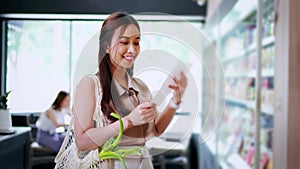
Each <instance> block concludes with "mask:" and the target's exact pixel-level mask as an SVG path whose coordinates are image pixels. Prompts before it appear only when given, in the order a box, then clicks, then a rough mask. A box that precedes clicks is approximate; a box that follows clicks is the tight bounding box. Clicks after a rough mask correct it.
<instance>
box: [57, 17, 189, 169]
mask: <svg viewBox="0 0 300 169" xmlns="http://www.w3.org/2000/svg"><path fill="white" fill-rule="evenodd" d="M140 36H141V34H140V27H139V25H138V23H137V21H136V20H135V19H134V18H133V17H132V16H130V15H128V14H127V13H122V12H116V13H113V14H112V15H110V16H109V17H108V18H107V19H106V20H105V21H104V23H103V25H102V28H101V33H100V44H99V54H98V63H99V67H98V69H99V71H98V73H97V74H96V75H93V76H90V75H88V76H86V77H84V78H83V79H81V81H80V82H79V83H78V85H77V87H76V91H75V95H74V105H73V109H72V110H73V114H74V132H75V142H76V146H77V148H78V150H79V151H80V152H81V153H80V156H81V157H83V156H84V155H85V154H86V153H85V152H88V151H89V150H95V149H98V148H99V147H101V146H102V145H103V144H104V143H105V142H106V141H107V140H108V139H109V138H111V137H116V136H117V134H118V132H119V127H120V123H119V122H118V121H117V119H115V118H114V117H112V116H110V114H111V113H112V112H115V113H117V114H119V115H120V116H121V117H122V120H123V122H124V135H123V137H122V140H121V142H120V144H119V147H118V148H120V149H126V148H128V147H130V148H132V147H143V146H144V145H145V142H146V140H147V139H149V138H150V137H153V136H158V135H160V134H162V133H163V132H164V131H165V129H166V128H167V126H168V125H169V123H170V122H171V120H172V118H173V116H174V113H175V111H176V107H177V105H179V104H180V102H181V98H182V95H183V92H184V91H185V88H186V86H187V78H186V76H185V75H184V74H183V73H181V77H179V78H178V79H177V78H175V77H174V81H175V82H176V85H171V84H170V85H169V87H170V88H171V89H173V91H174V92H173V93H174V95H173V97H172V99H171V100H170V104H169V105H168V106H167V107H166V108H165V110H164V111H163V113H162V114H161V115H160V116H158V115H157V111H156V105H155V104H154V103H151V93H150V91H149V89H148V88H147V86H146V84H144V83H143V82H142V81H141V80H140V79H137V78H134V77H132V74H133V73H132V70H133V64H134V61H135V59H136V58H137V57H138V54H139V52H140V43H139V42H140V38H141V37H140ZM95 79H96V80H95ZM95 81H96V82H98V84H99V85H97V83H95ZM97 88H99V91H100V92H99V93H97V91H98V90H97ZM95 91H96V92H95ZM98 95H99V96H100V97H101V99H102V100H101V103H97V97H98ZM99 107H100V108H99ZM97 108H99V109H100V110H99V111H98V109H97ZM99 121H101V122H102V124H103V125H102V127H97V126H96V122H99ZM62 154H63V152H62ZM142 154H143V155H141V156H138V155H137V156H130V157H127V158H126V159H125V162H126V164H127V167H128V168H131V169H138V168H139V169H151V168H153V166H152V163H151V160H150V158H149V156H147V150H145V149H144V151H143V152H142ZM62 159H63V158H62ZM65 159H67V157H66V158H65ZM105 168H113V169H119V168H123V165H122V164H121V162H120V161H119V160H110V161H109V164H107V165H106V166H105Z"/></svg>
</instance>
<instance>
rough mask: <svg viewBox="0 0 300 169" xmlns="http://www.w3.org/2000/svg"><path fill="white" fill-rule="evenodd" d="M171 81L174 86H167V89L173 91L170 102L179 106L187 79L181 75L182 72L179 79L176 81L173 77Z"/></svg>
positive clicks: (181, 73)
mask: <svg viewBox="0 0 300 169" xmlns="http://www.w3.org/2000/svg"><path fill="white" fill-rule="evenodd" d="M173 80H174V82H175V84H169V88H171V89H173V91H174V92H173V97H172V100H173V101H174V102H175V103H176V104H179V103H180V102H181V99H182V96H183V93H184V91H185V89H186V87H187V77H186V75H185V74H184V73H183V71H180V77H179V79H177V78H176V77H173Z"/></svg>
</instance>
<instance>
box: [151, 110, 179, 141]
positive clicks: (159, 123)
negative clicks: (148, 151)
mask: <svg viewBox="0 0 300 169" xmlns="http://www.w3.org/2000/svg"><path fill="white" fill-rule="evenodd" d="M175 112H176V109H175V108H173V107H171V106H170V105H168V106H167V107H166V108H165V109H164V111H163V113H162V114H161V115H159V116H158V117H157V118H156V119H155V128H156V130H157V135H158V136H159V135H161V134H162V133H163V132H164V131H165V130H166V128H167V127H168V125H169V124H170V123H171V121H172V119H173V117H174V114H175Z"/></svg>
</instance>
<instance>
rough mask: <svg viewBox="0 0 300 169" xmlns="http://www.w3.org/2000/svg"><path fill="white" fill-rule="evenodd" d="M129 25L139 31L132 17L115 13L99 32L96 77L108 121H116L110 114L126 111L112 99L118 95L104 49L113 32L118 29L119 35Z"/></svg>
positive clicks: (119, 102) (130, 70)
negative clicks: (97, 77) (100, 88)
mask: <svg viewBox="0 0 300 169" xmlns="http://www.w3.org/2000/svg"><path fill="white" fill-rule="evenodd" d="M130 24H134V25H135V26H136V27H137V28H138V30H140V27H139V25H138V23H137V21H136V20H135V19H134V18H133V17H132V16H130V15H129V14H127V13H124V12H115V13H113V14H111V15H110V16H109V17H108V18H107V19H106V20H105V21H104V23H103V25H102V28H101V32H100V44H99V53H98V63H99V67H98V69H99V72H98V73H97V75H98V76H99V79H100V83H101V86H102V89H103V97H102V101H101V110H102V112H103V113H104V115H105V116H106V117H107V118H108V119H109V120H110V121H116V119H115V118H114V117H111V116H110V113H111V112H118V113H119V114H120V115H124V114H125V113H126V112H127V110H126V109H125V108H124V107H123V106H122V105H121V101H120V98H119V97H113V96H118V93H117V90H116V85H115V83H114V82H113V81H112V77H113V75H112V72H111V68H110V67H111V64H112V63H111V62H110V58H109V54H108V53H106V49H107V48H108V47H109V45H110V44H111V41H112V37H113V35H114V33H115V31H116V30H117V29H118V28H120V29H121V32H120V34H122V33H124V31H125V29H126V27H127V26H128V25H130ZM127 72H128V73H129V75H130V76H132V72H133V66H132V67H131V68H130V69H127ZM110 101H112V104H113V105H110V104H109V103H110Z"/></svg>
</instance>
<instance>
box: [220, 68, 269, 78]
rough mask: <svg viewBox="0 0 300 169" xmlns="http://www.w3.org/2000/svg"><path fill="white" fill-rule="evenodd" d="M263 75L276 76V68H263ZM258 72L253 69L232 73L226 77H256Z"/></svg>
mask: <svg viewBox="0 0 300 169" xmlns="http://www.w3.org/2000/svg"><path fill="white" fill-rule="evenodd" d="M261 76H262V77H273V76H274V69H263V70H262V72H261ZM255 77H256V72H255V71H251V72H248V73H230V74H228V75H225V78H226V79H230V78H255Z"/></svg>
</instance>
